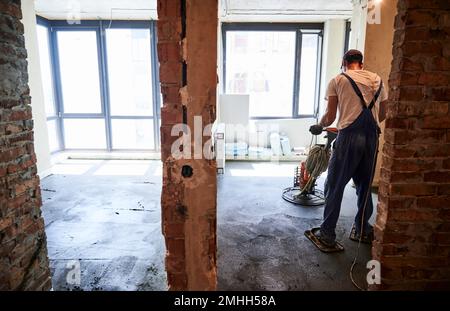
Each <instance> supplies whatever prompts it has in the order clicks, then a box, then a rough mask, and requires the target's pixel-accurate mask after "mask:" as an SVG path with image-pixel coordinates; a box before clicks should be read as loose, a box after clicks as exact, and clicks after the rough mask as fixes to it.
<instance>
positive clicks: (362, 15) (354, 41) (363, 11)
mask: <svg viewBox="0 0 450 311" xmlns="http://www.w3.org/2000/svg"><path fill="white" fill-rule="evenodd" d="M367 6H368V1H367V0H353V14H352V24H351V29H352V34H351V37H350V44H349V49H357V50H360V51H361V52H363V53H364V46H365V41H366V26H367Z"/></svg>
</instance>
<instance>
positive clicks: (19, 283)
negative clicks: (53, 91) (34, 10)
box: [0, 0, 51, 290]
mask: <svg viewBox="0 0 450 311" xmlns="http://www.w3.org/2000/svg"><path fill="white" fill-rule="evenodd" d="M21 18H22V13H21V9H20V0H2V1H1V2H0V290H48V289H50V288H51V281H50V271H49V266H48V259H47V248H46V237H45V233H44V221H43V219H42V217H41V210H40V208H41V193H40V188H39V177H38V176H37V174H36V172H37V170H36V155H35V153H34V143H33V121H32V120H31V106H30V101H31V98H30V91H29V88H28V73H27V61H26V57H27V52H26V50H25V43H24V37H23V25H22V23H21V22H20V19H21Z"/></svg>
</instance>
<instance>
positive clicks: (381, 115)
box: [378, 100, 387, 123]
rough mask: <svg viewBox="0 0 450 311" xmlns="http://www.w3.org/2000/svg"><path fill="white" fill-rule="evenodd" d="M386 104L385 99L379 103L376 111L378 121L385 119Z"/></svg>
mask: <svg viewBox="0 0 450 311" xmlns="http://www.w3.org/2000/svg"><path fill="white" fill-rule="evenodd" d="M386 105H387V100H384V101H382V102H381V103H380V109H379V111H378V121H379V122H380V123H381V122H383V121H384V120H385V119H386Z"/></svg>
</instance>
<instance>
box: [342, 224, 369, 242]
mask: <svg viewBox="0 0 450 311" xmlns="http://www.w3.org/2000/svg"><path fill="white" fill-rule="evenodd" d="M348 238H349V239H350V240H352V241H355V242H359V241H360V240H361V243H364V244H369V245H372V241H373V239H374V236H373V227H372V226H370V225H369V232H368V233H364V234H363V235H362V237H361V232H357V231H356V227H355V225H353V227H352V231H351V232H350V236H349V237H348Z"/></svg>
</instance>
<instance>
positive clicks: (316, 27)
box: [221, 22, 324, 120]
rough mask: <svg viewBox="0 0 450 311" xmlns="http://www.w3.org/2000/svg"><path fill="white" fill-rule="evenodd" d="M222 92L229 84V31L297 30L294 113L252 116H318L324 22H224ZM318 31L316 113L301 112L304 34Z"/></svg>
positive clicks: (289, 117) (294, 117)
mask: <svg viewBox="0 0 450 311" xmlns="http://www.w3.org/2000/svg"><path fill="white" fill-rule="evenodd" d="M221 28H222V29H221V30H222V31H221V32H222V55H223V60H222V79H223V83H222V92H223V93H224V94H226V85H227V32H228V31H288V32H295V34H296V42H295V53H294V54H295V55H294V57H295V62H294V64H295V66H294V69H293V70H294V79H293V80H294V81H293V83H294V88H293V94H292V114H291V116H287V117H277V116H262V117H250V119H251V120H270V119H301V118H317V115H318V112H319V94H320V81H321V74H322V49H323V29H324V24H323V23H234V22H233V23H222V24H221ZM303 33H305V34H311V33H313V34H314V33H317V35H318V39H319V40H318V49H317V54H318V55H317V75H316V90H315V91H316V92H315V93H316V94H315V99H314V112H315V113H314V114H312V115H304V114H299V113H298V110H299V99H300V95H299V94H300V70H301V47H302V34H303Z"/></svg>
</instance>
